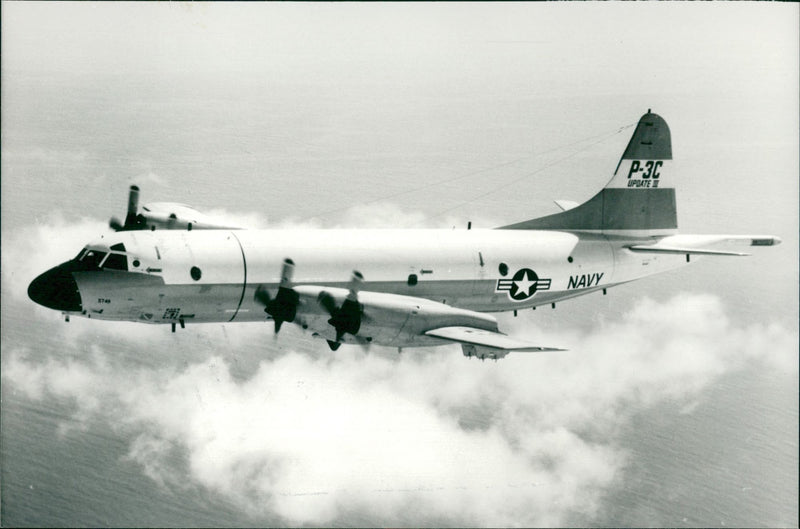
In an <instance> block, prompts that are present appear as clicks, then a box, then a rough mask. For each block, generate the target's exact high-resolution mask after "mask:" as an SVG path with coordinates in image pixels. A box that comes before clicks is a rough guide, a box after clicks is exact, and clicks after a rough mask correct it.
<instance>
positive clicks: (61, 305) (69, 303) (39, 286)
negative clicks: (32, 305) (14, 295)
mask: <svg viewBox="0 0 800 529" xmlns="http://www.w3.org/2000/svg"><path fill="white" fill-rule="evenodd" d="M68 265H69V263H64V264H61V265H59V266H57V267H55V268H51V269H50V270H48V271H47V272H45V273H43V274H42V275H40V276H39V277H37V278H36V279H34V280H33V281H31V284H30V285H29V286H28V297H29V298H31V299H32V300H33V301H35V302H36V303H38V304H39V305H42V306H44V307H47V308H49V309H53V310H60V311H64V312H80V311H81V310H82V309H83V306H82V304H81V294H80V292H79V291H78V283H76V282H75V278H74V277H72V272H71V271H70V270H69V266H68Z"/></svg>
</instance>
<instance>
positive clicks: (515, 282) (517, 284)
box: [495, 268, 550, 301]
mask: <svg viewBox="0 0 800 529" xmlns="http://www.w3.org/2000/svg"><path fill="white" fill-rule="evenodd" d="M549 288H550V280H549V279H540V278H539V275H538V274H537V273H536V272H534V271H533V270H531V269H530V268H520V269H519V270H517V272H516V273H515V274H514V275H513V276H512V277H511V279H498V280H497V287H496V288H495V292H506V293H507V294H508V297H509V298H510V299H511V300H512V301H525V300H526V299H530V298H532V297H533V295H534V294H536V292H538V291H539V290H548V289H549Z"/></svg>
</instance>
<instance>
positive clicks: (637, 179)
mask: <svg viewBox="0 0 800 529" xmlns="http://www.w3.org/2000/svg"><path fill="white" fill-rule="evenodd" d="M663 165H664V162H663V160H647V161H646V162H644V167H642V161H640V160H633V161H631V168H630V170H629V171H628V187H651V188H653V187H658V178H659V177H660V176H661V173H660V172H659V170H660V169H661V167H662V166H663ZM639 173H642V174H641V175H640V174H639Z"/></svg>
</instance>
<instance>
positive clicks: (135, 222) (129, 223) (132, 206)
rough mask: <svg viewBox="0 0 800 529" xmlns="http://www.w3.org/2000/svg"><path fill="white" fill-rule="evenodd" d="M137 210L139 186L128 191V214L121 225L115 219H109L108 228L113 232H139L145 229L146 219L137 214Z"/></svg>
mask: <svg viewBox="0 0 800 529" xmlns="http://www.w3.org/2000/svg"><path fill="white" fill-rule="evenodd" d="M138 209H139V186H135V185H133V186H131V187H130V190H129V191H128V214H127V216H126V217H125V223H124V224H123V223H122V222H121V221H120V220H119V219H118V218H117V217H111V220H109V221H108V226H109V227H110V228H111V229H112V230H114V231H126V230H141V229H144V228H145V227H146V223H147V222H146V219H145V218H144V216H143V215H139V214H138V213H137V211H138Z"/></svg>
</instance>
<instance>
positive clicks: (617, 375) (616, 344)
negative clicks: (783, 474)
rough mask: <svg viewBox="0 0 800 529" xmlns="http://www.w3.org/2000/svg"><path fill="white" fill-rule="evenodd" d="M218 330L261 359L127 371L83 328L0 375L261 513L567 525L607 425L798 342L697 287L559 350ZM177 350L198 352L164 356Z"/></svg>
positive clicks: (606, 457)
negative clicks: (464, 348)
mask: <svg viewBox="0 0 800 529" xmlns="http://www.w3.org/2000/svg"><path fill="white" fill-rule="evenodd" d="M528 332H535V333H536V334H539V335H540V336H541V335H542V333H541V332H540V331H535V330H534V329H529V330H528ZM226 334H227V335H228V336H229V337H230V336H232V335H233V340H234V342H237V341H238V342H240V343H242V344H243V343H247V342H250V343H256V344H259V348H260V347H261V345H263V344H265V343H266V345H267V347H266V349H268V351H267V354H266V356H267V357H272V358H270V359H261V360H254V358H250V361H251V365H253V366H255V367H254V368H253V370H252V373H249V374H248V376H245V377H241V376H237V375H236V369H235V366H234V365H233V364H234V363H235V362H236V361H237V358H239V357H243V356H248V355H250V356H257V357H260V358H263V356H262V354H261V351H257V350H255V351H254V350H253V348H252V347H250V348H249V349H250V350H249V351H248V348H247V347H244V346H241V345H240V346H238V347H237V349H236V350H228V351H222V350H220V345H223V344H225V346H226V347H227V346H228V344H230V343H234V342H230V341H228V342H227V344H226V343H225V342H224V341H219V342H218V343H216V344H215V343H214V341H213V340H212V341H210V342H209V343H208V345H207V346H206V347H205V348H203V349H200V350H197V349H195V347H196V344H195V343H193V342H194V341H193V340H191V341H190V342H182V343H180V344H179V345H178V348H179V349H180V351H176V350H175V349H176V346H175V342H174V340H172V339H171V337H169V338H170V341H171V342H172V343H170V344H167V343H165V342H167V340H166V339H164V338H163V336H164V335H162V339H161V342H162V343H158V340H157V339H153V340H154V342H155V344H156V345H155V349H153V350H152V351H151V352H150V354H149V355H148V361H147V362H145V365H144V366H142V365H141V363H140V364H139V365H137V366H134V365H130V363H131V359H132V357H133V353H130V354H126V353H127V352H128V350H129V349H133V350H136V349H141V343H137V341H136V339H135V338H134V337H125V338H123V340H122V342H121V344H119V345H120V346H121V349H123V351H122V352H121V353H122V354H120V351H115V350H112V349H111V348H108V350H106V349H105V348H101V347H99V346H97V345H91V342H93V341H94V339H95V338H96V336H95V335H90V334H89V333H83V335H81V333H80V332H79V333H77V334H76V335H75V336H74V337H73V338H74V341H72V342H67V344H66V345H64V346H63V347H62V349H61V350H58V349H55V350H54V351H52V352H49V353H47V352H45V353H43V352H42V351H33V350H31V349H30V348H24V347H20V348H14V349H12V350H11V351H10V352H9V353H8V354H6V355H4V357H3V370H2V373H3V379H4V383H8V384H12V385H13V386H14V387H15V388H18V389H20V390H22V391H24V392H25V393H26V394H27V395H28V396H29V397H30V398H34V399H48V398H57V399H68V400H71V401H73V402H74V403H75V415H76V417H77V418H78V419H81V418H89V417H92V418H97V417H100V418H102V419H103V420H105V421H107V422H108V424H109V425H110V426H111V427H112V428H113V429H115V430H117V431H118V432H122V433H123V434H124V435H126V436H128V437H130V438H131V439H132V441H131V443H130V450H129V457H130V458H131V459H132V460H133V461H136V462H137V463H138V464H140V465H141V468H142V470H143V472H145V473H146V474H147V475H148V476H150V477H151V478H152V479H153V480H154V481H155V482H156V483H158V484H161V485H162V486H169V487H181V486H189V484H191V485H193V486H196V485H200V486H202V487H204V488H206V489H208V490H210V491H214V492H216V493H218V494H221V495H223V496H225V497H227V498H229V499H230V500H232V501H234V502H235V503H236V504H238V505H239V506H240V507H241V508H242V509H243V510H244V511H245V512H246V513H248V514H249V516H252V517H253V519H256V520H257V519H263V518H267V519H274V518H275V517H276V516H277V517H278V520H279V521H280V522H281V523H288V524H314V525H324V524H330V523H335V522H341V523H348V520H350V521H352V520H353V519H354V518H353V517H355V519H360V520H367V522H366V523H368V524H370V525H379V524H426V523H430V520H437V523H438V524H446V525H480V526H484V525H526V526H527V525H560V524H564V523H566V521H567V520H569V519H576V518H577V519H580V520H586V521H590V520H591V519H592V518H593V517H594V516H595V515H597V513H598V509H599V508H600V506H601V502H602V498H603V495H604V493H605V492H607V491H608V490H609V488H610V487H613V486H614V484H615V483H616V480H618V479H620V478H621V472H622V471H623V470H624V467H625V462H626V455H625V451H624V448H623V447H621V446H619V445H618V439H617V438H616V432H617V431H618V430H619V428H620V427H621V426H623V425H624V424H625V422H626V420H627V419H628V418H629V417H630V416H631V415H632V414H634V413H636V412H638V411H641V410H642V409H643V408H646V407H647V406H650V405H653V404H656V403H662V402H665V401H670V402H671V401H674V402H675V404H676V406H679V407H681V408H682V407H684V406H686V404H687V403H689V402H690V401H692V400H693V399H696V398H697V397H698V395H699V394H700V392H701V391H702V390H703V389H704V388H706V387H707V386H708V385H709V384H711V383H712V382H713V381H714V380H715V378H717V377H718V376H720V375H722V374H723V373H725V372H726V371H729V370H732V369H736V368H739V367H743V366H745V365H748V363H751V362H753V361H756V360H755V359H754V357H756V356H759V355H761V356H764V355H766V356H765V358H767V359H768V360H769V361H770V365H771V366H773V367H775V368H779V369H782V368H784V367H788V368H790V369H791V366H792V360H793V359H794V352H795V343H796V336H793V335H792V334H791V333H789V332H787V331H785V330H783V329H778V328H769V327H761V326H753V327H751V328H747V329H734V328H732V327H731V326H730V325H729V324H728V322H727V321H726V319H725V317H724V313H722V312H721V307H720V306H719V303H718V301H717V300H716V299H715V298H713V297H710V296H702V295H701V296H697V295H680V296H676V297H675V298H673V299H672V300H670V301H669V302H668V303H666V304H663V305H657V304H655V303H653V302H651V301H648V300H643V301H641V302H640V303H638V304H637V305H636V306H635V307H634V308H633V310H632V311H631V312H630V313H629V314H627V315H626V316H625V317H624V318H622V320H621V321H617V322H613V323H611V324H609V325H607V326H606V328H604V329H599V330H597V332H592V333H590V334H587V335H584V336H577V335H575V334H573V335H572V336H571V343H570V346H571V348H572V350H571V351H570V352H568V353H563V354H549V355H523V354H518V355H512V356H510V357H508V358H507V359H506V360H504V361H502V362H498V363H481V362H478V361H468V360H467V359H465V358H464V357H462V356H461V355H460V353H459V352H458V351H457V348H440V349H436V350H419V351H414V352H411V353H403V354H402V355H397V354H396V353H393V352H390V351H388V350H384V349H381V348H375V349H374V350H373V351H370V352H369V353H365V352H364V351H362V350H361V349H359V348H344V349H342V350H340V351H339V352H338V353H337V354H336V355H330V354H327V353H325V352H322V351H321V350H322V349H323V347H324V344H319V346H318V347H317V348H316V349H315V350H314V348H313V347H312V350H313V351H314V352H313V353H312V354H308V353H299V352H294V351H292V350H291V348H292V343H288V344H284V346H285V347H288V348H289V350H288V351H287V350H286V349H280V348H279V345H278V343H277V342H276V343H272V344H270V343H269V342H270V341H271V340H264V336H265V331H264V330H263V328H255V327H253V326H242V328H241V331H240V330H239V328H238V327H237V328H234V327H233V326H231V327H230V328H228V329H227V331H226ZM568 334H572V333H570V331H569V330H567V331H566V333H565V335H563V336H560V337H558V336H553V337H551V338H561V339H562V340H563V339H567V338H568V336H567V335H568ZM256 336H260V338H256ZM745 337H746V338H745ZM284 340H291V341H295V340H296V341H298V342H299V343H300V345H303V342H304V340H305V341H306V342H308V341H310V340H308V339H304V338H303V337H302V335H300V333H299V332H298V333H294V334H288V335H286V336H282V337H281V341H284ZM312 343H317V342H312ZM151 346H152V343H151ZM187 349H194V353H191V352H189V351H188V350H187ZM754 351H759V353H758V354H755V353H754ZM176 353H177V354H178V356H180V357H181V358H189V359H190V360H189V361H188V362H185V363H180V364H179V363H173V364H170V362H162V363H160V364H159V362H158V358H159V357H164V358H166V357H167V356H173V357H174V356H175V354H176ZM181 364H182V365H181ZM794 369H796V363H795V364H794Z"/></svg>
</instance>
